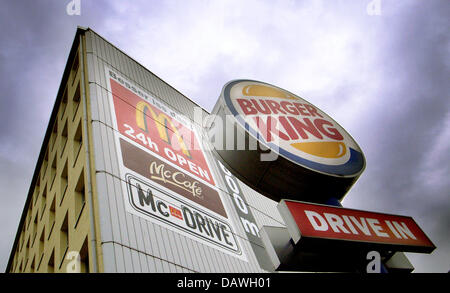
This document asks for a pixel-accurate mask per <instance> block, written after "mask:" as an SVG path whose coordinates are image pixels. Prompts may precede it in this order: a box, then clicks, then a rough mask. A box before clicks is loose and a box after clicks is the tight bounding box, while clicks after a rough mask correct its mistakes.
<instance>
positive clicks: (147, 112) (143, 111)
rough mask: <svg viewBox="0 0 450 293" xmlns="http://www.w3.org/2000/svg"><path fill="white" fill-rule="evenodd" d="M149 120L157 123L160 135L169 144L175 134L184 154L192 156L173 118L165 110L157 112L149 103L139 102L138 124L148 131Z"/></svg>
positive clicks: (137, 110) (137, 111) (137, 107)
mask: <svg viewBox="0 0 450 293" xmlns="http://www.w3.org/2000/svg"><path fill="white" fill-rule="evenodd" d="M149 118H150V119H149ZM149 121H150V123H154V124H155V126H156V129H157V130H158V134H159V137H160V138H161V139H162V140H163V141H165V142H166V143H168V144H169V145H172V137H173V136H174V135H175V137H176V138H177V141H178V144H179V146H180V149H181V151H182V152H183V154H185V155H186V156H187V157H188V158H192V156H191V153H190V151H189V149H188V148H187V146H186V143H185V141H184V138H183V136H182V135H181V134H180V132H179V131H178V128H177V127H176V126H175V125H174V123H173V122H172V119H171V118H170V117H169V116H167V115H166V114H164V113H163V112H161V113H159V114H156V113H155V111H154V110H153V109H152V107H151V106H150V105H149V104H148V103H146V102H144V101H140V102H138V103H137V105H136V124H137V126H138V127H139V128H140V129H142V130H143V131H145V132H147V133H148V130H149V124H148V122H149ZM169 130H171V131H172V133H173V134H172V135H170V134H169Z"/></svg>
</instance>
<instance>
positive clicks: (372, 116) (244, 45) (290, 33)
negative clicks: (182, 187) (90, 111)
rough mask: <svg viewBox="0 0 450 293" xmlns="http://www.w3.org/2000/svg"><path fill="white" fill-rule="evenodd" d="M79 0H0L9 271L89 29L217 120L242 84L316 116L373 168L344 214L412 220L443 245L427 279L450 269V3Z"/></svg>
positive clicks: (427, 259)
mask: <svg viewBox="0 0 450 293" xmlns="http://www.w3.org/2000/svg"><path fill="white" fill-rule="evenodd" d="M69 2H70V1H69V0H53V1H46V0H34V1H31V0H30V1H24V0H0V4H1V7H2V8H1V9H0V27H1V28H2V30H1V32H0V39H1V42H0V91H1V96H0V121H1V123H0V184H1V188H0V202H1V204H0V221H1V223H2V224H1V233H0V270H1V271H4V269H5V267H6V264H7V261H8V257H9V254H10V251H11V247H12V244H13V241H14V237H15V233H16V230H17V225H18V223H19V219H20V215H21V213H22V209H23V205H24V202H25V198H26V195H27V193H28V189H29V184H30V181H31V177H32V174H33V171H34V168H35V164H36V161H37V157H38V154H39V151H40V147H41V143H42V141H43V137H44V133H45V130H46V127H47V124H48V119H49V117H50V112H51V110H52V107H53V104H54V101H55V98H56V93H57V90H58V87H59V83H60V81H61V77H62V73H63V70H64V66H65V62H66V60H67V57H68V53H69V49H70V47H71V44H72V41H73V37H74V34H75V30H76V26H77V25H81V26H85V27H91V28H92V29H93V30H95V31H96V32H97V33H99V34H100V35H102V36H103V37H105V38H106V39H107V40H109V41H110V42H111V43H113V44H114V45H116V46H117V47H119V48H120V49H121V50H123V51H124V52H125V53H127V54H128V55H129V56H131V57H132V58H134V59H136V60H137V61H138V62H140V63H141V64H142V65H144V66H145V67H147V68H148V69H150V70H151V71H152V72H154V73H155V74H156V75H158V76H160V77H161V78H162V79H164V80H165V81H167V82H168V83H169V84H171V85H172V86H174V87H175V88H176V89H178V90H179V91H180V92H182V93H183V94H185V95H186V96H188V97H190V98H191V99H192V100H194V101H195V102H197V103H198V104H200V105H201V106H203V107H204V108H205V109H207V110H211V109H212V107H213V106H214V104H215V102H216V100H217V97H218V95H219V93H220V91H221V88H222V86H223V84H225V83H226V82H227V81H229V80H232V79H238V78H249V79H256V80H261V81H265V82H268V83H272V84H275V85H278V86H280V87H282V88H285V89H287V90H289V91H291V92H294V93H296V94H298V95H300V96H302V97H303V98H305V99H307V100H308V101H310V102H311V103H313V104H315V105H316V106H318V107H319V108H321V109H322V110H324V111H325V112H327V113H328V114H329V115H330V116H332V117H333V118H334V119H335V120H336V121H338V122H339V123H340V124H341V125H342V126H343V127H344V128H346V129H347V131H348V132H349V133H350V134H351V135H352V136H353V137H354V138H355V140H356V141H357V142H358V143H359V145H360V146H361V148H362V150H363V151H364V153H365V156H366V159H367V168H366V170H365V172H364V173H363V175H362V176H361V178H360V179H359V181H358V182H357V183H356V185H355V186H354V187H353V189H352V190H351V191H350V192H349V193H348V195H347V196H346V198H345V199H344V202H343V204H344V206H346V207H351V208H359V209H365V210H372V211H380V212H387V213H394V214H402V215H408V216H412V217H413V218H414V219H415V220H416V222H417V223H418V224H419V225H420V226H421V228H422V229H423V230H424V231H425V232H426V233H427V234H428V236H429V237H430V238H431V240H432V241H433V242H434V244H435V245H436V246H437V249H436V250H435V251H434V252H433V253H432V254H431V255H426V254H423V255H422V254H413V253H410V254H408V257H409V258H410V260H411V262H412V263H413V265H414V266H415V267H416V272H447V271H449V270H450V180H449V174H450V155H449V152H450V95H449V92H450V80H449V77H450V41H449V36H450V31H449V30H450V29H449V28H450V18H449V15H450V2H449V1H448V0H443V1H437V0H427V1H425V0H419V1H414V0H405V1H399V0H355V1H342V0H341V1H339V0H336V1H325V0H323V1H289V0H284V1H274V0H271V1H248V0H246V1H193V0H189V1H186V0H184V1H98V0H96V1H93V0H81V15H79V16H77V15H73V16H70V15H68V14H67V13H66V5H67V4H68V3H69ZM369 4H371V5H369ZM368 5H369V9H368V7H367V6H368Z"/></svg>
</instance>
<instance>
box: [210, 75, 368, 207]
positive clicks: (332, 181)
mask: <svg viewBox="0 0 450 293" xmlns="http://www.w3.org/2000/svg"><path fill="white" fill-rule="evenodd" d="M213 114H216V115H217V117H221V118H224V119H234V120H235V123H236V124H237V128H238V129H239V130H238V134H239V133H245V135H246V137H247V145H251V142H252V141H255V140H256V141H257V143H258V144H259V145H260V146H263V147H258V148H256V149H254V150H251V149H250V148H246V149H245V150H238V149H237V148H232V149H229V148H228V149H227V148H225V149H217V148H216V150H217V152H218V154H219V156H220V157H221V158H222V159H223V160H224V162H225V163H226V164H228V166H229V167H230V168H231V169H233V170H234V171H235V172H236V173H237V174H236V175H237V176H238V177H239V178H240V179H241V180H243V181H244V182H246V183H247V184H249V185H251V186H252V187H254V188H256V189H257V190H258V191H260V192H261V193H263V194H265V195H267V196H269V197H271V198H273V199H280V198H296V199H302V200H313V201H318V202H321V201H324V200H326V198H330V197H336V198H342V197H343V196H344V195H345V193H346V192H347V191H348V189H349V188H350V187H351V185H352V184H353V183H354V182H355V181H356V179H357V178H358V177H359V175H360V174H361V173H362V171H363V170H364V167H365V159H364V155H363V153H362V151H361V149H360V148H359V146H358V144H357V143H356V142H355V141H354V140H353V138H352V137H351V136H350V135H349V134H348V133H347V132H346V131H345V130H344V129H343V128H342V127H341V126H340V125H339V124H338V123H336V122H335V121H334V120H333V119H332V118H331V117H330V116H328V115H327V114H325V113H324V112H323V111H321V110H320V109H318V108H317V107H315V106H314V105H312V104H311V103H309V102H308V101H306V100H304V99H302V98H300V97H298V96H296V95H294V94H292V93H290V92H288V91H286V90H283V89H281V88H278V87H276V86H273V85H270V84H267V83H263V82H259V81H253V80H235V81H231V82H229V83H227V84H226V85H225V86H224V88H223V90H222V94H221V98H220V99H219V102H218V105H216V107H215V108H214V111H213ZM230 117H233V118H230ZM225 139H229V137H228V138H227V137H225ZM267 148H268V149H269V151H271V152H274V153H276V154H277V156H276V159H274V160H267V161H265V160H264V159H262V158H263V157H262V156H261V155H262V154H264V151H263V149H267ZM249 163H250V165H249ZM280 193H281V194H280Z"/></svg>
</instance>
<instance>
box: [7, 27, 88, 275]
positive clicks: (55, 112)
mask: <svg viewBox="0 0 450 293" xmlns="http://www.w3.org/2000/svg"><path fill="white" fill-rule="evenodd" d="M87 30H88V29H86V28H84V27H81V26H78V27H77V31H76V33H75V38H74V40H73V43H72V48H71V49H70V53H69V56H68V58H67V62H66V67H65V68H64V73H63V76H62V79H61V82H60V84H59V89H58V93H57V95H56V100H55V104H54V105H53V110H52V113H51V115H50V119H49V122H48V125H47V130H46V132H45V136H44V140H43V142H42V146H41V151H40V152H39V157H38V160H37V162H36V167H35V169H34V173H33V177H32V179H31V184H30V188H29V190H28V195H27V198H26V200H25V206H24V208H23V211H22V216H21V218H20V222H19V227H18V228H17V232H16V238H15V239H14V244H13V246H12V249H11V253H10V255H9V260H8V264H7V266H6V270H5V272H6V273H8V272H9V271H10V269H11V266H12V263H13V260H14V251H15V249H16V247H17V244H18V242H19V238H20V233H21V231H22V227H23V225H24V224H25V218H26V215H27V212H28V208H29V205H30V202H31V199H32V197H33V192H34V187H35V184H36V181H37V178H38V177H39V172H40V168H39V167H40V166H41V165H42V161H43V159H44V156H45V152H46V150H47V146H48V141H49V140H50V135H51V133H52V130H53V127H52V126H53V124H54V121H56V116H57V115H58V110H59V104H60V102H61V99H62V96H63V94H64V90H65V87H63V85H65V83H66V81H67V79H68V78H69V74H70V70H71V65H72V62H70V60H73V59H74V58H75V54H76V50H77V48H78V45H79V43H80V36H81V35H83V34H84V33H85V32H86V31H87Z"/></svg>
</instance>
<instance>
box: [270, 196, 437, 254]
mask: <svg viewBox="0 0 450 293" xmlns="http://www.w3.org/2000/svg"><path fill="white" fill-rule="evenodd" d="M278 210H279V211H280V214H281V216H282V217H283V219H284V220H285V223H286V226H287V229H288V231H289V233H290V235H291V237H292V239H293V241H294V242H295V243H296V244H297V243H301V242H302V241H308V240H311V239H314V240H316V241H317V240H319V241H324V242H333V241H345V243H346V245H348V246H349V247H351V246H352V245H359V246H360V245H361V244H368V245H369V246H370V245H372V246H371V247H373V245H375V244H376V245H378V247H384V248H386V249H389V250H393V251H410V252H426V253H430V252H432V251H433V250H434V249H435V248H436V247H435V246H434V244H433V243H432V242H431V241H430V239H428V237H427V236H426V235H425V233H424V232H423V231H422V229H420V227H419V226H418V225H417V223H416V222H415V221H414V220H413V219H412V218H411V217H405V216H397V215H389V214H382V213H375V212H367V211H360V210H353V209H346V208H341V207H332V206H326V205H318V204H311V203H305V202H298V201H291V200H282V201H281V202H280V203H279V204H278ZM369 246H368V247H369Z"/></svg>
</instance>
